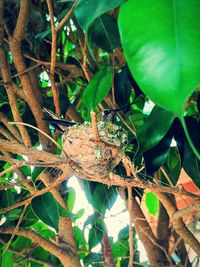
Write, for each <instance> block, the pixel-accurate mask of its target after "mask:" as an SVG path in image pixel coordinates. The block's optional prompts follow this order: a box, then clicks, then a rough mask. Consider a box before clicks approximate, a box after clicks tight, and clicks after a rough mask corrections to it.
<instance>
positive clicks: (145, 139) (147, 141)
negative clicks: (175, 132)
mask: <svg viewBox="0 0 200 267" xmlns="http://www.w3.org/2000/svg"><path fill="white" fill-rule="evenodd" d="M172 121H173V115H172V113H171V112H168V111H166V110H164V109H162V108H159V107H158V106H155V107H154V108H153V110H152V112H151V113H150V115H149V117H148V118H147V120H146V121H145V123H144V125H143V126H141V127H139V128H138V129H137V137H138V140H139V144H140V151H143V152H144V151H147V150H149V149H151V148H153V147H154V146H155V145H157V144H158V143H159V142H160V141H161V140H162V138H163V137H164V136H165V134H166V133H167V131H168V130H169V128H170V126H171V124H172Z"/></svg>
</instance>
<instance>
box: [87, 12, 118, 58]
mask: <svg viewBox="0 0 200 267" xmlns="http://www.w3.org/2000/svg"><path fill="white" fill-rule="evenodd" d="M87 39H88V42H89V44H90V43H91V42H94V43H95V44H96V45H97V46H99V47H100V48H102V49H103V50H104V51H106V52H108V53H111V52H112V51H113V50H114V49H116V48H117V47H119V46H120V36H119V31H118V26H117V21H116V20H115V19H114V18H113V17H112V16H110V15H108V14H103V15H102V16H100V17H98V18H96V19H95V20H94V22H93V23H92V24H91V25H90V27H89V29H88V32H87ZM90 46H92V45H90Z"/></svg>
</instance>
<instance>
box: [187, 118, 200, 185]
mask: <svg viewBox="0 0 200 267" xmlns="http://www.w3.org/2000/svg"><path fill="white" fill-rule="evenodd" d="M185 120H186V124H187V127H188V129H189V131H190V134H191V138H192V141H193V143H194V144H195V146H196V147H197V148H198V150H199V151H200V135H199V133H200V122H198V121H197V120H195V119H194V118H192V117H185ZM183 138H184V139H183V143H184V144H183V148H184V156H183V168H184V170H185V172H186V173H187V174H188V175H189V176H190V178H191V179H192V180H193V182H194V183H195V184H196V185H197V186H198V188H200V160H199V159H198V158H197V157H196V156H195V155H194V153H193V151H192V149H191V147H190V146H189V143H188V141H187V140H186V139H185V136H183Z"/></svg>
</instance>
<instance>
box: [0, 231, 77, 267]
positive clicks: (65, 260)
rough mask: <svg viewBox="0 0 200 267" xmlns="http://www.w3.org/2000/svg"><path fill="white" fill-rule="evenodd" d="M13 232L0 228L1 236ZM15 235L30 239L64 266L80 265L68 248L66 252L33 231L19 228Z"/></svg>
mask: <svg viewBox="0 0 200 267" xmlns="http://www.w3.org/2000/svg"><path fill="white" fill-rule="evenodd" d="M14 230H15V228H14V227H2V226H0V233H1V234H13V232H14ZM16 235H19V236H24V237H26V238H29V239H31V240H32V241H33V242H35V243H37V244H38V245H39V246H41V247H42V248H44V249H45V250H47V251H49V252H50V253H52V254H53V255H55V256H56V257H57V258H58V259H59V260H60V261H61V263H62V264H63V265H64V266H69V267H74V266H77V267H79V266H80V263H79V261H78V260H77V258H76V255H74V251H73V250H71V249H70V247H68V250H67V251H66V250H63V249H62V248H61V247H59V246H58V245H56V244H54V243H53V242H51V241H49V240H47V239H45V238H43V237H41V236H40V235H39V234H38V233H36V232H35V231H33V230H28V229H24V228H21V227H20V228H19V229H18V232H17V233H16ZM67 264H68V265H67Z"/></svg>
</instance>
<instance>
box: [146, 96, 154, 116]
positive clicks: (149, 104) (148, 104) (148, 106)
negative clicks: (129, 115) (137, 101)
mask: <svg viewBox="0 0 200 267" xmlns="http://www.w3.org/2000/svg"><path fill="white" fill-rule="evenodd" d="M154 106H155V104H154V103H153V102H152V101H151V100H149V101H146V102H145V104H144V108H143V112H144V114H146V115H149V114H150V113H151V111H152V109H153V108H154Z"/></svg>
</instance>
